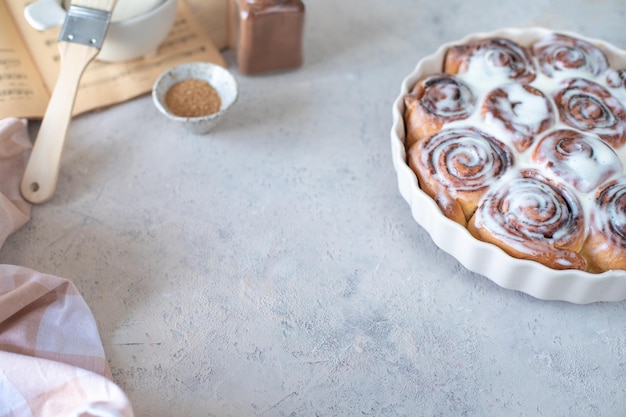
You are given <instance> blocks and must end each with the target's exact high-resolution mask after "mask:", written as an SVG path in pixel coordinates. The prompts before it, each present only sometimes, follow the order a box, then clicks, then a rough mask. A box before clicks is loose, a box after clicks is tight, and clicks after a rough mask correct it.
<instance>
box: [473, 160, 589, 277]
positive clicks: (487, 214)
mask: <svg viewBox="0 0 626 417" xmlns="http://www.w3.org/2000/svg"><path fill="white" fill-rule="evenodd" d="M499 185H500V186H499V187H497V188H494V189H493V190H492V191H490V192H489V193H488V194H487V195H485V197H484V198H483V200H482V202H481V204H480V206H479V207H478V208H477V209H476V212H475V213H474V216H473V217H472V218H471V219H470V221H469V223H468V229H469V231H470V233H472V235H473V236H474V237H476V238H477V239H480V240H483V241H486V242H490V243H493V244H494V245H497V246H499V247H500V248H502V249H503V250H504V251H505V252H507V253H508V254H509V255H511V256H513V257H517V258H521V259H530V260H535V261H538V262H540V263H542V264H544V265H546V266H548V267H550V268H553V269H579V270H585V269H586V261H585V259H584V258H583V257H582V256H581V255H580V254H579V251H580V249H581V248H582V245H583V241H584V237H585V217H584V214H583V209H582V206H581V204H580V202H579V201H578V199H577V197H576V195H575V194H574V193H573V192H572V191H571V190H569V189H568V188H567V187H565V186H563V185H560V184H556V183H554V182H552V181H550V180H548V179H546V178H545V177H543V176H542V175H540V174H539V173H538V172H537V171H534V170H524V171H522V172H521V173H520V175H519V176H515V177H514V178H512V179H511V180H507V181H501V182H500V183H499Z"/></svg>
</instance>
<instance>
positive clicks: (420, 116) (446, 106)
mask: <svg viewBox="0 0 626 417" xmlns="http://www.w3.org/2000/svg"><path fill="white" fill-rule="evenodd" d="M404 104H405V113H404V119H405V122H406V142H405V146H406V148H407V149H408V148H409V147H411V145H413V144H414V143H415V142H417V141H418V140H421V139H423V138H425V137H427V136H430V135H432V134H433V133H435V132H438V131H439V130H441V128H442V127H443V125H444V124H445V123H448V122H451V121H454V120H460V119H465V118H467V117H469V116H470V115H471V114H472V112H473V111H474V108H475V105H476V98H475V97H474V94H473V93H472V91H471V89H470V88H469V87H468V86H467V85H466V84H465V83H464V82H463V81H461V80H459V79H458V78H456V77H453V76H451V75H448V74H436V75H430V76H427V77H424V78H422V79H420V80H419V81H418V82H417V83H416V84H415V86H414V87H413V89H412V90H411V92H410V93H409V94H407V95H406V96H405V97H404Z"/></svg>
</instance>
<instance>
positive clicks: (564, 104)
mask: <svg viewBox="0 0 626 417" xmlns="http://www.w3.org/2000/svg"><path fill="white" fill-rule="evenodd" d="M559 87H560V89H559V90H557V92H556V94H555V96H554V101H555V103H556V107H557V109H558V112H559V116H560V118H561V121H562V122H563V123H565V124H566V125H568V126H570V127H573V128H575V129H578V130H581V131H586V132H589V133H595V134H597V135H598V136H600V137H601V138H602V139H604V140H605V141H607V142H608V143H609V144H610V145H612V146H613V147H615V148H619V147H621V146H622V145H624V143H625V142H626V110H625V109H624V106H623V105H622V103H621V102H620V101H619V100H618V99H616V98H615V97H614V96H613V95H612V94H611V93H610V92H609V91H608V90H607V89H606V88H604V87H603V86H601V85H600V84H597V83H595V82H593V81H591V80H588V79H585V78H570V79H567V80H564V81H563V82H561V83H560V84H559Z"/></svg>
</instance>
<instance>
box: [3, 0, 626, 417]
mask: <svg viewBox="0 0 626 417" xmlns="http://www.w3.org/2000/svg"><path fill="white" fill-rule="evenodd" d="M494 4H496V3H495V2H489V1H483V0H478V1H473V2H463V1H454V0H440V1H436V2H423V1H408V0H389V1H377V0H345V1H333V0H316V1H311V2H308V3H307V26H306V40H305V56H306V59H305V65H304V67H303V68H301V69H300V70H298V71H294V72H289V73H285V74H279V75H272V76H261V77H253V78H249V77H244V76H241V75H239V74H238V73H237V71H236V67H234V66H233V67H231V69H232V70H233V72H234V74H235V76H236V77H237V79H238V81H239V86H240V97H239V101H238V102H237V104H236V106H235V107H234V108H233V110H232V112H231V113H230V114H229V115H228V116H227V118H226V119H225V120H224V121H223V122H222V124H221V125H220V126H219V127H218V129H217V130H216V131H215V132H213V133H211V134H210V135H208V136H191V135H188V134H186V133H184V132H183V130H181V128H180V127H179V126H176V125H174V124H172V123H170V122H169V121H167V120H166V119H165V118H163V117H162V116H161V115H160V114H159V113H158V111H157V110H156V108H154V107H153V105H152V102H151V99H150V97H149V96H145V97H142V98H140V99H137V100H133V101H131V102H128V103H125V104H122V105H118V106H115V107H113V108H110V109H107V110H104V111H100V112H95V113H92V114H89V115H85V116H82V117H79V118H77V119H76V120H75V121H74V122H73V123H72V125H71V127H70V132H69V136H68V140H67V144H66V148H65V153H64V156H63V166H62V170H61V175H60V179H59V185H58V188H57V191H56V195H55V197H54V198H53V200H51V201H50V202H49V203H47V204H45V205H42V206H38V207H35V208H34V209H33V213H32V220H31V221H30V222H29V223H28V224H27V225H26V226H25V227H24V228H23V229H21V230H20V231H19V232H18V233H16V234H15V235H13V236H12V237H11V238H9V240H8V241H7V243H6V244H5V246H4V247H3V248H2V250H1V251H0V261H1V262H3V263H14V264H18V265H23V266H27V267H31V268H33V269H36V270H39V271H42V272H47V273H52V274H56V275H59V276H62V277H66V278H70V279H72V280H73V281H74V282H75V283H76V285H77V286H78V288H79V289H80V290H81V291H82V293H83V295H84V296H85V299H86V300H87V302H88V304H89V305H90V306H91V307H92V309H93V311H94V314H95V316H96V319H97V322H98V325H99V327H100V332H101V336H102V339H103V343H104V346H105V350H106V352H107V355H108V358H109V361H110V365H111V368H112V371H113V374H114V378H115V380H116V381H117V382H118V383H119V384H120V386H121V387H122V388H123V389H124V390H125V391H126V392H127V393H128V395H129V397H130V399H131V401H132V402H133V405H134V408H135V411H136V414H137V416H156V417H160V416H163V417H164V416H170V415H176V416H189V417H191V416H215V417H228V416H236V417H244V416H294V417H295V416H360V415H365V416H404V415H411V416H413V415H424V416H495V415H497V416H500V417H503V416H568V417H572V416H584V417H589V416H623V415H625V414H626V322H625V321H624V317H625V313H626V303H623V302H622V303H597V304H591V305H585V306H579V305H573V304H568V303H564V302H545V301H539V300H536V299H533V298H532V297H529V296H526V295H524V294H520V293H517V292H514V291H509V290H504V289H501V288H499V287H498V286H496V285H495V284H493V283H492V282H491V281H489V280H487V279H486V278H484V277H481V276H479V275H476V274H473V273H470V272H468V271H467V270H465V269H464V268H463V267H461V266H460V265H459V264H458V263H457V262H456V261H455V260H454V259H453V258H452V257H450V256H449V255H447V254H446V253H444V252H442V251H440V250H439V249H438V248H437V247H435V246H434V244H433V243H432V242H431V241H430V239H429V237H428V235H427V234H426V233H425V232H424V231H423V230H422V229H421V228H420V227H419V226H417V224H416V223H415V222H414V221H413V220H412V218H411V214H410V212H409V208H408V205H407V204H406V203H405V202H404V200H402V198H401V197H400V195H399V193H398V191H397V184H396V180H395V174H394V171H393V168H392V166H391V158H390V153H389V148H390V146H389V130H390V125H391V103H392V101H393V99H394V98H395V96H396V95H397V93H398V91H399V85H400V82H401V80H402V78H403V77H404V76H405V75H406V74H407V73H408V72H410V71H411V69H412V68H413V67H414V65H415V64H416V63H417V61H418V60H419V59H421V58H422V57H424V56H425V55H427V54H430V53H432V52H434V50H435V49H436V48H437V47H438V46H439V45H440V44H442V43H444V42H448V41H452V40H455V39H460V38H462V37H463V36H465V35H467V34H469V33H471V32H483V31H491V30H495V29H498V28H500V27H505V26H519V27H524V26H537V25H538V26H546V27H549V28H552V29H567V30H572V31H576V32H579V33H581V34H584V35H586V36H589V37H596V38H603V39H605V40H607V41H609V42H612V43H614V44H615V45H617V46H620V47H626V34H625V32H624V30H623V27H624V23H625V22H626V3H624V2H623V1H609V0H604V1H589V0H587V1H583V0H575V1H566V0H557V1H545V0H544V1H531V2H520V1H517V0H503V1H500V2H498V3H497V4H498V6H497V7H495V6H493V5H494ZM227 58H228V59H229V60H230V62H232V56H231V55H230V54H227Z"/></svg>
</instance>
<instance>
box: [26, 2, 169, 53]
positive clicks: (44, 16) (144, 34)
mask: <svg viewBox="0 0 626 417" xmlns="http://www.w3.org/2000/svg"><path fill="white" fill-rule="evenodd" d="M157 3H158V4H157ZM146 4H147V5H146V6H145V7H148V9H146V10H145V11H144V12H141V13H139V12H138V11H137V10H130V9H132V8H131V7H129V6H126V9H122V12H123V13H124V14H126V15H128V16H131V15H132V14H133V13H135V15H133V16H132V17H130V18H128V19H123V20H112V21H111V23H110V24H109V28H108V30H107V34H106V37H105V38H104V42H103V44H102V48H101V49H100V52H99V53H98V55H97V56H96V59H97V60H100V61H110V62H116V61H128V60H132V59H136V58H140V57H143V56H149V55H153V54H155V53H156V52H157V49H158V47H159V45H160V44H161V42H163V40H164V39H165V38H166V37H167V35H168V34H169V31H170V29H171V28H172V25H173V24H174V20H175V19H176V10H177V6H178V0H162V1H158V2H153V1H150V2H146ZM137 13H138V14H137ZM65 14H66V12H65V9H63V6H62V0H37V1H35V2H32V3H29V4H28V5H27V6H26V8H25V9H24V16H25V18H26V20H27V21H28V23H29V24H30V25H31V26H32V27H33V28H35V29H37V30H40V31H43V30H46V29H48V28H51V27H55V26H61V25H62V24H63V21H64V20H65ZM113 15H115V10H114V12H113Z"/></svg>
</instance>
